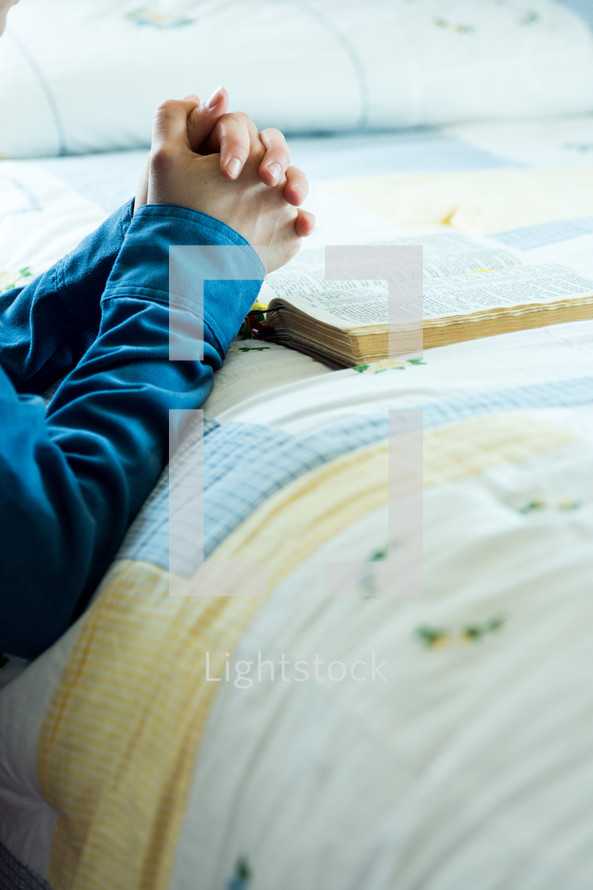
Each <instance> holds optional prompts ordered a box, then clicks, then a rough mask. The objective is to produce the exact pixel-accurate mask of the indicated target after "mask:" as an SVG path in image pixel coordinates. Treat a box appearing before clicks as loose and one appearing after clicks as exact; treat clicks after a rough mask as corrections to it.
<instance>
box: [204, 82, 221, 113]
mask: <svg viewBox="0 0 593 890" xmlns="http://www.w3.org/2000/svg"><path fill="white" fill-rule="evenodd" d="M221 98H222V86H221V85H220V84H219V85H218V86H217V87H216V89H215V90H214V92H213V93H212V95H211V96H210V98H209V99H208V101H207V102H206V108H214V106H215V105H218V103H219V102H220V100H221Z"/></svg>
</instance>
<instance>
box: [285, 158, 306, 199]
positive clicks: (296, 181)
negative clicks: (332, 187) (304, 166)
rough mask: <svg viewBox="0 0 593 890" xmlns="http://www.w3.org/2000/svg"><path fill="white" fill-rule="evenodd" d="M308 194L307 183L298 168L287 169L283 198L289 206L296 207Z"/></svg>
mask: <svg viewBox="0 0 593 890" xmlns="http://www.w3.org/2000/svg"><path fill="white" fill-rule="evenodd" d="M308 193H309V181H308V179H307V177H306V176H305V174H304V173H303V171H302V170H299V168H298V167H289V168H288V170H287V171H286V185H285V186H284V198H285V200H286V201H288V203H289V204H293V205H294V206H295V207H298V206H299V204H302V203H303V201H304V200H305V198H306V197H307V195H308Z"/></svg>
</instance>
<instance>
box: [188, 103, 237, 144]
mask: <svg viewBox="0 0 593 890" xmlns="http://www.w3.org/2000/svg"><path fill="white" fill-rule="evenodd" d="M228 107H229V94H228V93H227V91H226V90H225V89H224V87H217V88H216V89H215V90H214V92H213V93H212V95H211V96H210V98H209V99H208V100H207V101H206V102H204V103H202V104H198V107H197V108H195V109H194V111H193V112H192V113H191V114H190V116H189V120H188V134H189V143H190V145H191V147H192V150H193V151H195V152H197V153H198V154H208V153H209V152H211V151H218V149H219V148H220V146H219V145H218V144H213V145H208V140H209V139H210V137H211V136H213V135H214V128H215V127H216V123H217V121H218V120H219V118H221V117H222V115H223V114H226V112H227V109H228Z"/></svg>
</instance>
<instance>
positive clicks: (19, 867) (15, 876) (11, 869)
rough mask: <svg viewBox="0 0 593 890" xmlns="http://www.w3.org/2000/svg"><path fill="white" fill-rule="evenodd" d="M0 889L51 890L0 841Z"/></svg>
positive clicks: (44, 881) (42, 879)
mask: <svg viewBox="0 0 593 890" xmlns="http://www.w3.org/2000/svg"><path fill="white" fill-rule="evenodd" d="M0 888H2V890H51V887H50V885H49V884H48V883H47V881H46V880H44V878H42V877H41V876H40V875H38V874H37V872H34V871H33V870H32V869H30V868H28V866H26V865H24V864H23V863H22V862H20V861H19V860H18V859H17V858H16V856H14V855H13V854H12V853H11V852H10V850H9V849H8V848H7V847H5V846H4V844H3V843H2V841H0Z"/></svg>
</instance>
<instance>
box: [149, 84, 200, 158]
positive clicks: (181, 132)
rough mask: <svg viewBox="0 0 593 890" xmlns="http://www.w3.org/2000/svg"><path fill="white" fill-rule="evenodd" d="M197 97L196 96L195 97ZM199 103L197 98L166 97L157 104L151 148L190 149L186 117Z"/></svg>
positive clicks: (156, 150)
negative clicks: (164, 100)
mask: <svg viewBox="0 0 593 890" xmlns="http://www.w3.org/2000/svg"><path fill="white" fill-rule="evenodd" d="M196 99H197V97H196ZM197 105H199V100H198V102H196V100H195V99H193V98H192V99H190V98H189V97H187V98H185V99H167V101H166V102H161V104H160V105H158V106H157V109H156V111H155V113H154V120H153V124H152V150H153V151H154V152H158V151H162V149H164V148H165V147H167V148H177V149H178V148H181V149H186V150H189V151H191V145H190V142H189V136H188V118H189V116H190V114H191V113H192V111H193V110H194V109H195V108H196V106H197Z"/></svg>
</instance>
